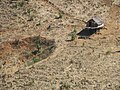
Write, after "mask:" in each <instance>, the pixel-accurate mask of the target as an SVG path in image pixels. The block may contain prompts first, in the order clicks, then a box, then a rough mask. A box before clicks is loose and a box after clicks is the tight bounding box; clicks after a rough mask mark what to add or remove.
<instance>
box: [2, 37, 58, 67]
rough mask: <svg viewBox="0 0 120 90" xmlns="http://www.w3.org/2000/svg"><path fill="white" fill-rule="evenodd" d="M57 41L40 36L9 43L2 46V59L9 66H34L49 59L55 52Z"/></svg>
mask: <svg viewBox="0 0 120 90" xmlns="http://www.w3.org/2000/svg"><path fill="white" fill-rule="evenodd" d="M55 47H56V46H55V41H54V40H47V39H46V38H43V37H40V36H34V37H28V38H25V39H21V40H14V41H7V42H4V43H2V44H1V46H0V51H1V52H0V58H1V60H3V61H4V62H5V64H7V63H8V62H9V63H11V64H24V65H27V66H28V65H32V64H34V63H36V62H39V61H41V60H43V59H45V58H47V57H48V56H49V55H50V54H51V53H53V51H54V50H55Z"/></svg>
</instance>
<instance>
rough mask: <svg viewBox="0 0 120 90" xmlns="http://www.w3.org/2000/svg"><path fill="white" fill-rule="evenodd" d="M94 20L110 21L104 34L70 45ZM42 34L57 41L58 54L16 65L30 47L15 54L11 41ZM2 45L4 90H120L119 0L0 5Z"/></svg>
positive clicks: (0, 1)
mask: <svg viewBox="0 0 120 90" xmlns="http://www.w3.org/2000/svg"><path fill="white" fill-rule="evenodd" d="M94 15H97V16H100V17H101V18H102V19H103V20H104V22H105V28H104V29H102V30H101V31H100V34H94V35H92V36H91V37H90V39H76V40H75V41H72V42H66V39H67V35H68V34H69V33H70V32H71V31H73V30H74V27H76V30H77V32H80V31H81V30H82V29H84V27H85V23H84V21H87V20H89V19H90V18H91V17H92V16H94ZM39 35H40V36H42V37H44V38H46V39H47V40H54V41H55V45H56V49H55V50H54V52H53V53H52V54H51V55H48V57H47V58H46V59H43V60H40V61H39V62H37V63H35V64H32V65H30V66H29V65H28V66H24V65H23V66H19V65H18V64H16V61H19V60H21V58H22V57H20V58H18V57H19V55H21V54H19V53H20V52H21V50H23V49H24V48H26V47H24V48H23V47H22V49H18V50H17V49H15V51H14V50H11V49H10V47H9V45H8V44H9V43H8V42H14V41H15V40H20V41H21V40H23V41H24V40H28V39H29V38H32V37H36V36H39ZM26 38H27V39H26ZM6 42H7V44H4V43H6ZM14 44H16V43H14ZM24 44H25V45H28V46H30V48H32V50H36V49H34V48H33V47H31V44H30V45H29V43H27V44H26V43H25V42H24ZM0 45H2V46H3V47H5V48H4V50H3V51H2V50H1V51H0V90H13V89H15V90H120V2H119V0H99V1H96V0H19V1H18V0H0ZM18 46H19V43H17V47H18ZM20 46H21V44H20ZM28 48H29V47H28ZM0 49H1V48H0ZM9 49H10V50H9ZM12 49H13V48H12ZM7 50H8V51H10V53H13V55H12V57H11V54H10V55H7V54H6V53H8V52H7ZM27 50H28V49H27ZM30 50H31V49H30ZM13 51H14V52H13ZM3 57H4V58H3ZM16 58H17V59H16ZM29 59H31V58H28V59H26V58H25V59H23V58H22V60H23V61H24V60H29ZM22 60H21V61H22ZM6 62H7V63H6ZM11 63H12V64H11ZM20 63H21V62H20Z"/></svg>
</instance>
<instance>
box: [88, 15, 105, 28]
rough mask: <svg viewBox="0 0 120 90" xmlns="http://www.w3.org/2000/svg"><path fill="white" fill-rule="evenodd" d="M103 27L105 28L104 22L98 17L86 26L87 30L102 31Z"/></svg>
mask: <svg viewBox="0 0 120 90" xmlns="http://www.w3.org/2000/svg"><path fill="white" fill-rule="evenodd" d="M103 26H104V22H103V21H102V19H100V18H99V17H97V16H95V17H93V18H92V19H90V20H89V21H88V22H87V24H86V28H87V29H100V28H102V27H103Z"/></svg>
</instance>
